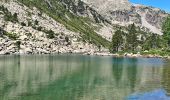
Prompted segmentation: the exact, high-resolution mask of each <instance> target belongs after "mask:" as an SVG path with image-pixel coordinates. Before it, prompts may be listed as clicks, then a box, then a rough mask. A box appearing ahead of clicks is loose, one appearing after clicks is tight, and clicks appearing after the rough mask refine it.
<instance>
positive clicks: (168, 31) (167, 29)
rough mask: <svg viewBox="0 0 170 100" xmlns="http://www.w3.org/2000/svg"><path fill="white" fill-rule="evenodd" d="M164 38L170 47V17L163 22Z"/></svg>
mask: <svg viewBox="0 0 170 100" xmlns="http://www.w3.org/2000/svg"><path fill="white" fill-rule="evenodd" d="M162 29H163V33H164V34H163V38H164V39H165V41H166V43H167V45H168V46H169V47H170V17H167V19H166V20H165V22H164V24H163V27H162Z"/></svg>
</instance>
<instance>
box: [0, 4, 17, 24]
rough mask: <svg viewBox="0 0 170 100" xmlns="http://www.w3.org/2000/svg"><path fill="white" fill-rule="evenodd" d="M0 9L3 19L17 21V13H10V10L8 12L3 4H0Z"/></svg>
mask: <svg viewBox="0 0 170 100" xmlns="http://www.w3.org/2000/svg"><path fill="white" fill-rule="evenodd" d="M0 11H3V12H4V20H5V21H11V22H18V17H17V13H14V14H13V15H12V14H11V12H9V11H8V9H7V8H5V7H4V6H3V5H2V6H0Z"/></svg>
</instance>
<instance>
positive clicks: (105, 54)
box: [0, 52, 170, 60]
mask: <svg viewBox="0 0 170 100" xmlns="http://www.w3.org/2000/svg"><path fill="white" fill-rule="evenodd" d="M52 54H54V55H56V54H79V55H90V56H112V57H126V58H162V59H168V60H170V56H161V55H153V54H145V55H142V54H133V53H124V54H118V53H110V52H76V53H73V52H57V53H47V54H45V53H33V54H31V53H26V54H25V53H12V54H0V55H1V56H2V55H52Z"/></svg>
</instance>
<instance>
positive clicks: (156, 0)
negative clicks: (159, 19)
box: [129, 0, 170, 12]
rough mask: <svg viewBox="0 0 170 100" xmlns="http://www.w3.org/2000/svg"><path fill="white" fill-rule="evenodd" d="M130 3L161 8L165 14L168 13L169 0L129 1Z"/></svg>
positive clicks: (169, 10)
mask: <svg viewBox="0 0 170 100" xmlns="http://www.w3.org/2000/svg"><path fill="white" fill-rule="evenodd" d="M129 1H130V2H132V3H137V4H144V5H147V6H153V7H157V8H161V9H163V10H165V11H167V12H170V0H129Z"/></svg>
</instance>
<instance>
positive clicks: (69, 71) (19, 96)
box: [0, 55, 169, 100]
mask: <svg viewBox="0 0 170 100" xmlns="http://www.w3.org/2000/svg"><path fill="white" fill-rule="evenodd" d="M163 66H166V65H165V64H164V62H163V60H161V59H144V58H139V59H135V58H112V57H99V56H82V55H33V56H1V57H0V100H9V99H12V100H123V99H124V98H125V97H127V96H128V95H130V94H132V93H140V92H146V91H151V90H154V89H157V88H161V80H162V76H163V77H164V78H163V80H164V81H165V82H163V84H166V85H165V86H168V85H167V84H169V83H168V82H169V80H168V78H166V77H168V75H169V74H162V73H163V72H165V73H167V72H166V71H167V69H169V67H168V66H167V68H166V67H163ZM162 68H163V72H162ZM168 72H169V71H168Z"/></svg>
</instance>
